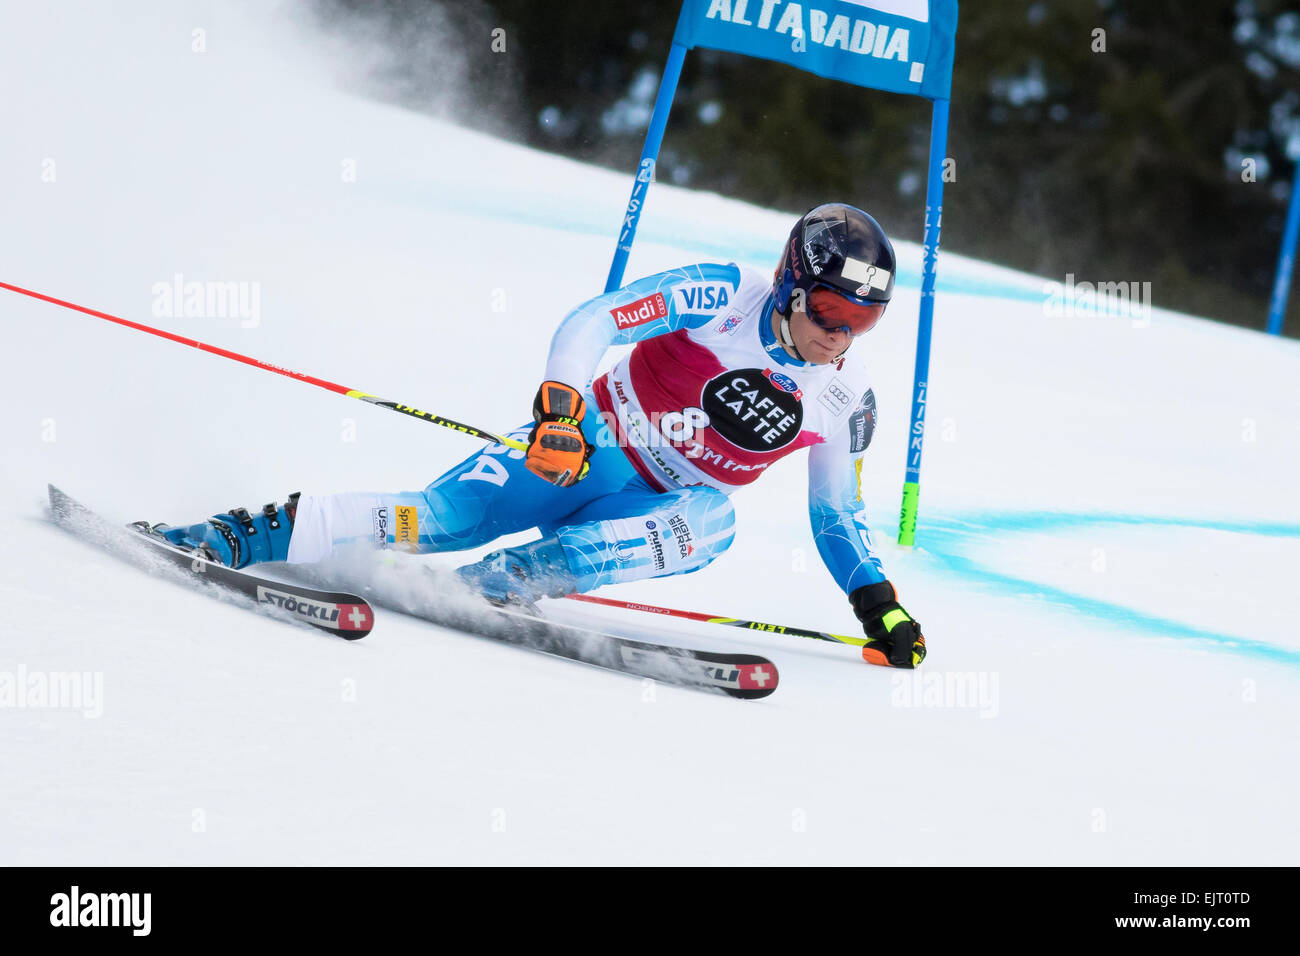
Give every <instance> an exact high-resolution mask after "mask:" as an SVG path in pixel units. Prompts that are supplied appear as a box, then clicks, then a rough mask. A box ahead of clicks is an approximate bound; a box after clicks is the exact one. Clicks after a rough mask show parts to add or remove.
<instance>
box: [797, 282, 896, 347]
mask: <svg viewBox="0 0 1300 956" xmlns="http://www.w3.org/2000/svg"><path fill="white" fill-rule="evenodd" d="M886 304H887V303H884V302H863V301H861V300H859V299H852V298H850V297H848V296H846V295H845V294H844V293H842V292H839V291H838V290H836V289H832V288H830V287H828V286H822V285H818V286H813V288H812V289H811V290H810V291H809V293H808V295H807V297H806V298H805V299H804V313H805V314H806V315H807V316H808V318H810V319H812V322H813V325H815V326H817V328H819V329H822V330H824V331H826V332H838V331H839V330H840V329H843V330H844V331H845V332H848V333H849V335H851V336H855V337H856V336H859V335H861V334H862V333H863V332H867V331H869V330H870V329H871V327H872V326H873V325H875V324H876V323H877V322H879V321H880V317H881V316H882V315H884V314H885V305H886Z"/></svg>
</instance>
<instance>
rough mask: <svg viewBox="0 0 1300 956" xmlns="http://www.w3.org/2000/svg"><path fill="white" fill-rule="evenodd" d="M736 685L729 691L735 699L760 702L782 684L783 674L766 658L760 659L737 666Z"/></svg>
mask: <svg viewBox="0 0 1300 956" xmlns="http://www.w3.org/2000/svg"><path fill="white" fill-rule="evenodd" d="M736 669H737V671H738V672H739V673H738V674H737V675H736V684H735V687H734V688H732V689H730V690H729V693H731V695H732V696H733V697H739V698H741V699H742V700H758V699H759V698H761V697H766V696H768V695H769V694H771V693H772V692H774V691H775V690H776V688H777V685H778V684H779V683H780V682H781V674H780V672H779V671H778V670H777V669H776V665H775V664H773V663H772V662H771V661H769V660H767V659H766V658H759V659H758V660H757V661H755V662H754V663H751V664H740V665H737V668H736Z"/></svg>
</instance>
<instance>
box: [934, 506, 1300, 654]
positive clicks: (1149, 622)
mask: <svg viewBox="0 0 1300 956" xmlns="http://www.w3.org/2000/svg"><path fill="white" fill-rule="evenodd" d="M925 524H926V527H925V530H924V532H923V534H922V535H918V537H921V538H922V539H923V540H924V541H925V542H926V544H927V547H926V553H927V554H929V555H932V556H933V557H934V558H935V559H936V560H938V561H939V562H940V563H941V564H943V566H944V567H945V568H947V569H948V570H950V571H953V572H956V573H958V574H961V575H963V576H965V577H967V578H971V579H973V580H976V581H980V582H982V583H984V584H990V585H995V586H996V587H997V588H998V589H999V590H1004V591H1005V590H1015V591H1022V592H1025V593H1027V594H1029V595H1032V596H1034V597H1038V598H1041V599H1043V600H1045V601H1047V602H1050V603H1054V604H1059V605H1062V606H1065V607H1068V608H1070V609H1072V610H1075V611H1077V612H1079V613H1081V614H1086V615H1088V616H1089V617H1094V618H1101V619H1103V620H1106V621H1109V622H1111V623H1113V624H1116V625H1119V626H1121V627H1126V628H1129V629H1132V630H1137V631H1142V632H1145V633H1148V634H1156V635H1159V636H1160V637H1173V638H1188V639H1192V640H1199V641H1205V642H1207V643H1210V644H1213V645H1214V646H1215V647H1216V648H1217V649H1221V650H1225V651H1233V652H1237V653H1242V654H1248V655H1250V656H1253V657H1260V658H1263V659H1265V660H1269V661H1276V662H1279V663H1283V664H1291V665H1300V650H1296V649H1293V648H1287V647H1281V646H1278V645H1276V644H1270V643H1269V642H1267V641H1260V640H1254V639H1252V638H1244V637H1234V636H1232V635H1229V634H1220V633H1218V632H1216V631H1210V630H1206V629H1204V628H1199V627H1194V626H1192V625H1190V624H1185V623H1183V622H1182V621H1177V620H1173V619H1171V618H1165V617H1160V616H1158V615H1155V614H1147V613H1145V612H1143V611H1138V610H1135V609H1133V608H1130V607H1125V606H1124V605H1122V604H1114V603H1111V602H1109V601H1104V600H1102V599H1100V598H1092V597H1088V596H1087V595H1082V594H1075V593H1073V592H1071V591H1066V590H1064V589H1062V588H1057V587H1053V586H1051V585H1048V584H1042V583H1040V582H1037V581H1034V580H1032V579H1030V578H1021V577H1017V576H1015V575H1013V574H1004V573H1002V572H999V571H994V570H992V569H990V568H988V567H985V566H984V565H982V564H980V563H979V562H978V561H975V560H974V559H972V558H969V557H967V556H966V555H964V554H962V553H961V552H962V551H963V550H964V546H965V544H966V541H967V540H968V539H971V538H987V537H988V536H989V535H992V534H997V533H999V532H1006V531H1019V532H1034V533H1038V532H1050V531H1060V530H1064V529H1068V528H1078V527H1085V526H1089V525H1098V524H1126V525H1134V526H1145V527H1150V526H1153V525H1155V526H1166V527H1187V528H1200V529H1205V530H1212V531H1233V532H1239V533H1242V534H1256V535H1260V536H1263V537H1274V538H1300V525H1295V524H1286V523H1283V522H1268V521H1228V520H1219V519H1212V518H1177V517H1169V516H1158V515H1133V514H1116V513H1095V514H1078V513H1073V514H1071V513H1059V512H1052V511H1037V512H1017V511H1005V512H982V513H976V514H972V515H966V516H959V515H955V514H948V515H931V516H930V517H929V518H927V519H926V520H925Z"/></svg>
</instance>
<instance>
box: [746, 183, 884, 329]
mask: <svg viewBox="0 0 1300 956" xmlns="http://www.w3.org/2000/svg"><path fill="white" fill-rule="evenodd" d="M895 268H896V263H895V259H894V247H893V245H892V244H891V243H890V241H889V238H888V237H887V236H886V235H885V231H884V230H883V229H881V228H880V223H878V222H876V220H874V219H872V218H871V217H870V216H868V215H867V214H866V213H865V212H863V211H862V210H861V209H858V208H857V207H856V206H850V205H848V204H847V203H839V202H832V203H825V204H823V205H821V206H817V207H816V208H814V209H812V210H810V211H808V212H807V213H805V214H804V215H803V216H802V217H800V219H799V221H798V222H796V223H795V224H794V228H793V229H791V230H790V238H789V240H788V241H787V242H786V246H785V249H784V251H783V252H782V255H781V262H780V263H779V264H778V265H777V267H776V275H775V276H773V278H772V297H773V300H774V302H775V304H776V311H777V312H778V313H779V314H780V315H781V338H782V339H783V340H784V342H785V344H786V345H787V346H788V347H789V348H791V349H794V351H795V354H798V350H797V349H795V348H794V340H793V339H792V338H791V337H790V315H791V313H792V312H793V311H794V307H795V306H799V307H800V308H801V309H802V311H803V312H805V313H806V314H807V315H808V318H809V319H811V320H812V321H813V322H814V323H815V324H816V325H817V326H818V327H820V328H823V329H826V330H828V331H831V330H835V329H844V330H845V331H847V332H848V333H849V335H850V336H854V337H856V336H859V335H861V334H862V333H863V332H866V331H868V330H869V329H870V328H871V327H872V326H874V325H875V324H876V322H878V321H879V320H880V317H881V315H883V314H884V311H885V306H886V305H887V304H888V303H889V299H890V297H891V296H892V295H893V294H894V271H895Z"/></svg>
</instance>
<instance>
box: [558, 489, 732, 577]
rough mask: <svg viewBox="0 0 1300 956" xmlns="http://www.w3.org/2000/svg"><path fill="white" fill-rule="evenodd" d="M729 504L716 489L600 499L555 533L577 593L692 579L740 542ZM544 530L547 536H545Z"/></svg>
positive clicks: (570, 517)
mask: <svg viewBox="0 0 1300 956" xmlns="http://www.w3.org/2000/svg"><path fill="white" fill-rule="evenodd" d="M735 528H736V512H735V509H734V508H732V505H731V500H730V499H729V498H728V497H727V496H726V495H725V494H723V493H722V492H721V491H718V490H717V489H715V488H683V489H681V490H679V491H673V492H668V493H665V494H656V493H654V492H651V491H646V492H643V493H632V492H627V493H621V494H613V495H607V496H606V497H604V498H599V499H596V500H595V501H592V502H591V503H590V504H588V505H586V506H584V507H582V508H580V509H578V511H577V512H575V513H574V514H572V515H569V516H567V517H566V518H565V523H564V524H563V525H561V526H559V527H558V528H556V529H555V534H556V536H557V537H558V538H559V540H560V544H561V546H562V547H563V548H564V554H565V557H566V558H567V559H568V562H569V565H570V566H571V567H572V568H573V571H574V577H575V583H576V589H577V590H578V591H590V590H593V589H594V588H598V587H603V586H605V585H607V584H622V583H625V582H627V581H639V580H641V579H643V578H657V577H664V576H667V575H672V574H689V573H690V572H692V571H698V570H700V568H702V567H704V566H705V565H707V564H708V563H709V562H711V561H712V560H713V559H714V558H716V557H717V556H718V555H720V554H722V552H724V551H726V550H727V548H729V547H731V542H732V540H733V539H734V538H735V535H736V531H735ZM543 530H544V531H545V529H543Z"/></svg>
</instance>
